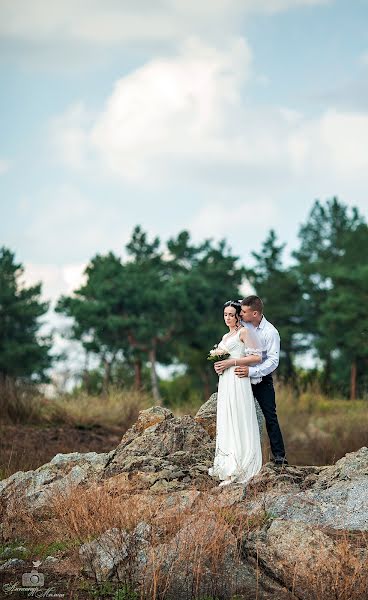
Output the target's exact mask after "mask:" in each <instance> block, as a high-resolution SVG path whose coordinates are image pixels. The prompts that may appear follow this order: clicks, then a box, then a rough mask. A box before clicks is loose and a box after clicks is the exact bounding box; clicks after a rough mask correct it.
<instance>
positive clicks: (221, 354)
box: [207, 344, 230, 362]
mask: <svg viewBox="0 0 368 600" xmlns="http://www.w3.org/2000/svg"><path fill="white" fill-rule="evenodd" d="M229 356H230V353H229V352H228V351H227V350H225V348H219V347H218V345H217V344H215V345H214V347H213V348H212V350H210V351H209V353H208V356H207V360H210V361H212V362H217V361H218V360H226V359H227V358H229Z"/></svg>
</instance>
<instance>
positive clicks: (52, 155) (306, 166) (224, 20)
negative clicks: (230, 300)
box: [0, 0, 368, 299]
mask: <svg viewBox="0 0 368 600" xmlns="http://www.w3.org/2000/svg"><path fill="white" fill-rule="evenodd" d="M367 16H368V7H367V4H366V2H365V1H362V0H361V1H359V0H357V1H354V2H348V1H347V0H346V1H342V0H340V1H339V0H335V1H333V0H330V1H328V0H226V1H225V0H211V2H209V1H207V0H203V1H202V2H198V1H194V0H165V1H164V0H161V1H157V2H155V3H152V2H148V1H147V0H139V1H137V0H136V1H134V2H132V1H130V2H124V1H121V0H120V1H117V0H106V1H105V2H98V1H97V0H89V1H88V2H87V1H84V0H74V1H73V2H72V1H71V0H64V1H63V2H60V1H56V0H28V1H27V0H1V2H0V78H1V79H0V81H1V94H0V132H1V136H0V208H1V219H0V240H1V242H0V243H1V244H4V245H6V246H9V247H10V248H11V249H12V250H14V251H15V252H16V256H17V259H18V260H20V261H22V262H23V263H24V264H25V266H26V280H27V281H28V282H30V283H31V282H32V283H33V282H34V281H38V280H40V279H41V280H42V281H44V294H45V296H46V297H48V298H51V299H56V298H57V297H58V296H59V295H60V294H61V293H68V292H70V291H72V289H73V288H74V287H75V286H77V285H78V284H79V283H80V281H81V274H82V272H83V269H84V267H85V265H86V263H87V262H88V260H89V259H90V258H91V257H92V256H93V255H94V254H96V253H97V252H107V251H109V250H113V251H114V252H116V253H118V254H120V255H123V253H124V246H125V244H126V243H127V241H128V239H129V237H130V234H131V231H132V229H133V227H134V226H135V225H136V224H140V225H142V227H143V228H144V229H145V230H146V231H148V232H149V234H150V235H159V236H160V237H161V238H162V239H163V240H165V239H167V238H169V237H171V236H172V235H175V234H176V233H178V232H179V231H180V230H182V229H189V230H190V232H191V233H192V236H193V238H194V239H195V240H201V239H203V238H205V237H213V238H215V239H220V238H223V237H226V238H227V239H228V241H229V243H230V245H231V246H232V248H233V250H234V252H236V253H237V254H238V255H239V256H240V257H241V260H242V261H243V262H245V263H247V264H249V261H250V253H251V251H252V250H255V251H258V250H259V248H260V245H261V243H262V241H263V240H264V238H265V236H266V235H267V232H268V230H269V229H270V228H271V227H272V228H274V229H275V230H276V232H277V234H278V235H279V238H280V240H281V241H283V242H287V244H288V248H289V250H291V249H293V248H294V247H295V246H296V244H297V232H298V229H299V226H300V224H301V223H302V222H303V221H305V219H306V217H307V215H308V213H309V211H310V209H311V206H312V204H313V201H314V199H315V198H320V199H321V200H324V199H326V198H329V197H331V196H333V195H337V196H339V197H340V199H341V200H343V201H344V202H346V203H347V204H349V205H352V206H353V205H355V206H357V207H358V208H359V209H360V211H361V212H362V213H363V214H364V215H365V216H366V217H367V218H368V196H367V184H368V28H367V26H366V25H367Z"/></svg>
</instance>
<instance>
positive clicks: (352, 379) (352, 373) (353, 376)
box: [350, 360, 357, 400]
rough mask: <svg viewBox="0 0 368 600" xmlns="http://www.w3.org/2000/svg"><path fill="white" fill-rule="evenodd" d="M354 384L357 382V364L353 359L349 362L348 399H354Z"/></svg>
mask: <svg viewBox="0 0 368 600" xmlns="http://www.w3.org/2000/svg"><path fill="white" fill-rule="evenodd" d="M356 384H357V365H356V361H355V360H354V361H353V362H352V363H351V370H350V400H355V399H356Z"/></svg>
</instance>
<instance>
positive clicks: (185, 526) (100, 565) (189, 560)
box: [0, 396, 368, 600]
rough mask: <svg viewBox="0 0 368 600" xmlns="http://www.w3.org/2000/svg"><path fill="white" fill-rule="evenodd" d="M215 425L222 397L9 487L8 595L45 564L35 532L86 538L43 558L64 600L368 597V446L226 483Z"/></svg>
mask: <svg viewBox="0 0 368 600" xmlns="http://www.w3.org/2000/svg"><path fill="white" fill-rule="evenodd" d="M215 419H216V397H215V396H214V397H211V399H210V400H209V401H208V402H207V403H206V404H205V405H203V407H201V409H200V410H199V411H198V413H197V415H196V416H195V417H191V416H189V415H187V416H183V417H175V416H174V415H173V414H172V413H171V412H170V411H169V410H167V409H165V408H161V407H153V408H151V409H148V410H145V411H141V413H140V415H139V418H138V421H137V422H136V423H135V424H134V426H133V427H132V428H131V429H129V430H128V431H127V432H126V433H125V434H124V436H123V438H122V439H121V440H120V443H119V444H118V445H117V446H116V447H115V448H114V449H113V450H111V451H110V452H87V453H72V454H62V453H59V454H57V455H56V456H54V457H53V458H52V460H51V461H50V462H48V463H47V464H44V465H43V466H41V467H39V468H37V469H35V470H32V471H28V472H17V473H15V474H13V475H12V476H10V477H9V478H7V479H5V480H2V481H0V510H1V530H0V532H1V539H2V550H1V552H2V566H0V573H1V575H2V578H3V579H2V589H3V594H4V597H13V598H15V597H17V596H14V594H13V595H12V596H10V595H9V594H10V593H11V592H10V588H7V587H6V584H7V583H8V584H9V583H10V582H14V581H15V580H16V579H18V581H19V580H21V575H22V573H24V572H26V571H28V572H29V571H30V569H31V568H32V561H34V560H35V559H36V558H40V556H41V552H40V549H39V548H38V551H37V552H36V551H35V549H34V548H33V550H30V549H29V548H30V544H32V540H31V537H30V536H31V533H33V534H34V535H36V536H38V537H39V536H40V535H45V536H46V534H47V532H50V531H53V529H54V528H55V531H56V530H57V531H58V535H59V536H60V532H63V531H64V532H66V531H67V529H65V528H66V527H67V526H68V527H70V528H71V531H72V532H73V527H74V529H75V531H77V533H78V536H77V539H78V543H76V542H75V540H74V542H73V540H71V536H70V535H69V538H68V539H69V542H68V541H65V540H67V536H66V537H65V539H64V546H63V547H59V548H57V547H55V548H53V549H52V548H51V547H50V548H51V550H52V551H51V550H50V552H51V554H49V556H48V557H47V556H45V555H44V554H45V552H46V549H43V554H42V559H43V563H42V572H43V573H44V575H45V586H46V585H47V586H50V585H51V586H53V585H54V586H55V587H56V589H57V590H58V591H59V592H60V593H63V594H64V597H65V598H78V599H82V598H83V599H84V598H96V597H111V598H116V600H121V599H122V598H131V599H133V598H134V597H137V598H138V597H140V596H134V593H133V590H140V591H142V593H143V592H144V593H145V595H146V596H145V597H147V598H168V599H173V600H174V599H175V600H180V599H183V600H184V599H185V600H187V599H188V600H189V599H191V598H201V599H202V600H204V599H206V600H208V599H209V598H219V599H224V600H225V599H227V598H229V599H230V598H235V597H236V598H237V599H241V598H243V599H244V600H246V599H248V598H249V599H251V598H252V599H253V598H257V599H258V600H271V598H272V600H291V599H295V598H297V599H299V600H314V599H315V600H317V599H318V600H320V599H322V600H324V599H326V600H330V598H331V599H332V598H335V599H340V600H345V599H346V600H347V599H348V598H349V599H350V600H364V599H365V600H366V598H367V597H368V593H367V589H368V588H367V583H368V579H367V574H366V567H365V565H366V561H367V558H368V550H367V536H368V533H367V532H368V485H367V484H368V449H367V448H366V447H363V448H360V449H359V450H357V451H356V452H353V453H350V454H347V455H346V456H345V457H343V458H342V459H340V460H339V461H337V463H336V464H335V465H330V466H302V467H301V466H293V465H290V466H288V467H282V468H280V467H276V466H274V465H273V464H272V463H267V464H265V465H264V466H263V468H262V470H261V472H260V473H259V474H258V475H257V476H256V477H255V478H254V479H253V480H252V482H251V483H250V484H249V485H248V486H246V487H244V486H242V485H240V484H233V485H231V486H225V487H222V488H219V487H218V485H217V484H218V482H216V481H214V480H213V479H211V478H210V477H209V476H208V473H207V470H208V467H209V466H211V464H212V460H213V454H214V436H215ZM72 493H74V494H76V495H75V496H74V497H73V498H74V500H73V502H72V503H70V504H67V500H63V498H64V497H67V495H68V494H72ZM60 498H62V500H60ZM55 499H58V500H57V502H58V504H57V503H56V500H55ZM63 503H64V504H63ZM77 505H78V511H79V512H76V513H75V514H76V515H77V516H74V517H73V514H74V513H73V511H74V508H75V507H76V506H77ZM86 507H87V509H88V510H86ZM138 507H139V510H138ZM103 510H104V511H105V512H102V511H103ZM98 511H100V512H98ZM96 515H97V517H98V515H104V517H103V519H102V518H101V517H100V518H96ZM93 518H96V520H95V521H94V522H93V523H94V524H92V525H91V524H90V522H91V521H92V519H93ZM69 521H70V522H71V525H69ZM82 521H83V527H84V529H83V531H82ZM63 527H64V529H63ZM68 531H69V530H68ZM87 533H88V535H87ZM72 542H73V543H72ZM17 544H18V545H17ZM19 546H20V548H22V547H23V548H24V549H23V550H22V549H20V548H19ZM48 549H49V548H47V550H48ZM11 561H13V562H11ZM14 561H18V562H14ZM19 561H21V562H19ZM4 585H5V587H4ZM118 589H120V592H119V595H117V594H118V592H117V591H116V590H118ZM18 593H19V594H20V597H25V596H24V593H23V592H22V591H21V592H18ZM54 593H56V592H55V590H54ZM22 594H23V595H22ZM109 594H110V595H109Z"/></svg>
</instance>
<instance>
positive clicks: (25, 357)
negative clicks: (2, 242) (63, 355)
mask: <svg viewBox="0 0 368 600" xmlns="http://www.w3.org/2000/svg"><path fill="white" fill-rule="evenodd" d="M23 274H24V267H23V266H22V265H21V264H20V263H16V262H15V255H14V254H13V253H12V252H11V251H10V250H9V249H7V248H5V247H2V248H1V249H0V379H5V378H6V377H12V378H15V379H16V378H23V379H31V378H32V379H34V380H38V381H44V380H46V379H47V377H46V374H45V371H46V369H47V368H48V367H49V366H50V365H51V358H50V354H49V351H50V339H49V338H48V337H47V336H43V337H41V336H40V335H39V329H40V317H42V316H43V315H44V314H45V313H46V311H47V310H48V303H46V302H41V301H40V297H41V284H37V285H34V286H31V287H28V288H27V287H25V286H24V284H23V283H22V281H21V280H22V276H23Z"/></svg>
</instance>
